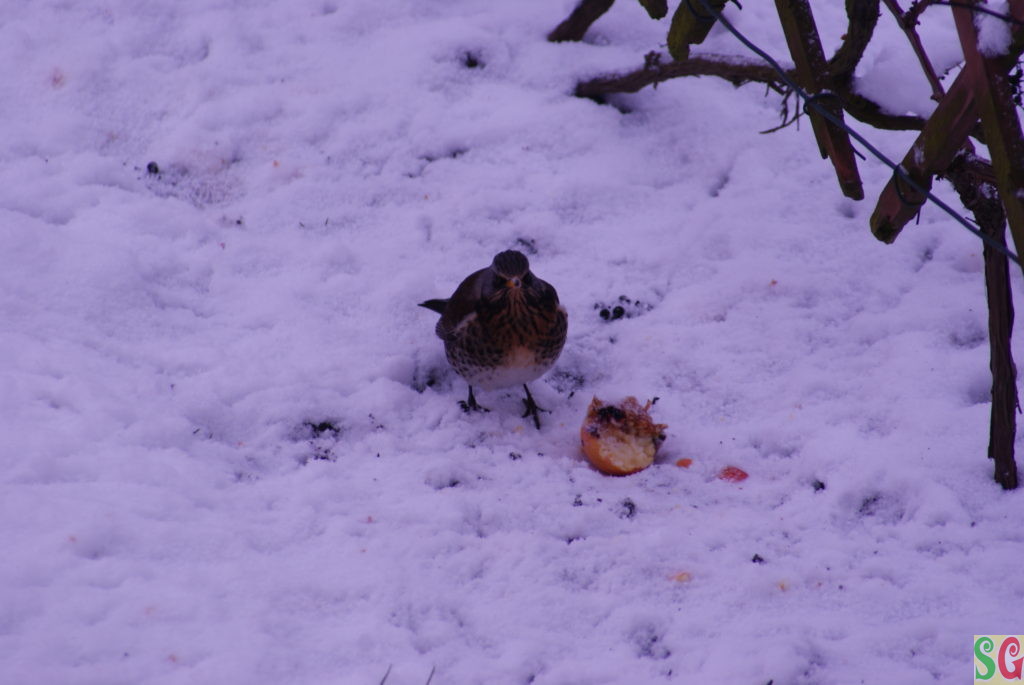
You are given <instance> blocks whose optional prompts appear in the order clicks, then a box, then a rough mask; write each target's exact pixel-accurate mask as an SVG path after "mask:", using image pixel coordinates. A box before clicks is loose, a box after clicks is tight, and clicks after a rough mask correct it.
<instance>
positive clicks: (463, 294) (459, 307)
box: [437, 267, 491, 339]
mask: <svg viewBox="0 0 1024 685" xmlns="http://www.w3.org/2000/svg"><path fill="white" fill-rule="evenodd" d="M490 273H491V269H490V267H488V268H486V269H480V270H479V271H475V272H473V273H471V274H470V275H469V276H466V278H465V280H463V281H462V283H460V284H459V287H458V288H456V289H455V292H454V293H452V296H451V297H450V298H448V306H447V307H445V308H444V312H443V313H442V314H441V320H440V321H438V322H437V335H438V337H439V338H442V339H444V338H447V337H448V336H449V335H451V334H452V333H453V332H454V331H455V329H457V328H458V327H459V325H461V324H462V323H463V322H464V321H465V320H466V318H467V317H469V316H475V315H476V307H477V303H478V302H479V300H480V295H481V292H482V289H483V282H484V279H485V278H488V277H489V276H490Z"/></svg>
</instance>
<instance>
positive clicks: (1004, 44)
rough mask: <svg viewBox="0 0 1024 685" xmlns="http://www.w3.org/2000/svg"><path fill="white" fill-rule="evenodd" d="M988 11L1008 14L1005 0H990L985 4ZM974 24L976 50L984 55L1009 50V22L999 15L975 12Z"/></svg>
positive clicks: (997, 54) (1007, 5) (993, 55)
mask: <svg viewBox="0 0 1024 685" xmlns="http://www.w3.org/2000/svg"><path fill="white" fill-rule="evenodd" d="M985 9H987V10H989V11H990V12H993V13H996V14H1000V15H1002V16H1003V17H1008V16H1010V5H1009V3H1008V2H1007V0H992V2H989V3H987V4H986V5H985ZM974 25H975V26H976V27H977V29H978V52H980V53H981V54H982V55H984V56H985V57H998V56H999V55H1005V54H1006V53H1007V52H1009V50H1010V23H1009V22H1008V21H1007V20H1006V19H1003V18H1002V17H999V16H993V15H992V14H982V13H980V12H979V13H976V14H975V17H974Z"/></svg>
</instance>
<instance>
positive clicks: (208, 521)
mask: <svg viewBox="0 0 1024 685" xmlns="http://www.w3.org/2000/svg"><path fill="white" fill-rule="evenodd" d="M572 5H573V2H572V1H571V0H558V1H557V2H550V0H518V1H516V2H492V3H479V2H471V1H469V0H443V1H442V0H394V1H392V2H379V1H378V0H346V1H345V2H336V1H335V0H287V1H285V0H257V1H255V2H241V1H239V0H218V1H216V2H200V1H199V0H179V2H174V3H154V2H135V1H132V0H105V1H104V2H98V3H70V2H65V1H63V0H34V1H33V2H28V1H27V0H8V1H7V2H5V3H3V4H2V7H0V63H2V64H4V65H6V68H5V73H4V78H2V79H0V116H2V120H3V121H4V122H5V125H4V127H3V130H2V132H0V260H2V268H0V315H2V318H3V322H4V324H3V326H2V327H0V354H2V358H3V359H4V360H5V361H4V363H3V364H2V365H0V388H3V391H2V393H0V440H2V442H0V444H2V449H0V459H2V471H0V473H2V478H0V511H2V519H0V521H2V524H0V545H2V549H3V552H4V555H3V556H4V561H3V562H2V563H0V588H2V590H0V682H3V683H12V684H13V683H32V684H34V685H51V684H52V685H56V684H62V685H63V684H69V683H70V684H93V683H95V684H100V683H102V684H104V685H110V684H120V683H125V684H127V683H133V684H134V683H147V684H151V685H165V684H177V683H181V684H185V683H188V684H190V685H192V684H196V683H217V684H220V685H225V684H227V685H231V684H236V683H237V684H239V685H241V684H246V685H250V684H252V683H379V682H381V679H382V678H383V677H384V676H385V673H387V674H388V675H387V683H388V685H406V684H414V685H416V684H422V683H425V682H427V680H428V677H429V676H430V673H431V672H432V671H433V672H434V676H433V678H432V682H433V683H435V684H439V683H455V684H460V683H523V684H526V683H535V684H566V685H568V684H574V683H576V684H581V685H582V684H600V683H609V684H611V683H657V682H673V683H674V682H678V683H706V682H732V683H751V684H761V685H763V684H764V683H768V682H769V681H770V682H773V683H776V684H780V683H836V684H839V683H862V682H868V683H884V682H888V683H897V682H899V683H926V682H927V683H932V682H942V683H960V682H964V681H965V679H967V678H969V673H970V668H971V664H970V662H971V644H972V635H973V634H975V633H1015V632H1020V625H1021V623H1020V621H1021V618H1020V607H1021V606H1022V600H1024V574H1021V573H1020V560H1021V558H1022V545H1024V527H1022V525H1021V520H1022V517H1021V513H1022V503H1021V495H1020V494H1018V493H1016V492H1013V493H1005V492H1002V491H1001V490H1000V489H999V487H998V486H997V485H996V484H995V483H994V482H993V481H992V466H991V462H990V461H989V460H988V459H986V446H987V438H988V415H989V375H988V350H987V344H986V310H985V304H984V284H983V274H982V259H981V246H980V244H979V243H978V242H977V241H976V239H974V238H973V237H972V236H971V235H969V234H968V233H967V232H965V231H963V230H962V229H961V228H959V227H958V226H957V225H956V224H955V223H954V222H953V221H951V220H950V219H949V218H947V217H946V216H945V215H943V214H941V213H940V212H939V211H938V210H935V209H933V208H930V207H929V208H925V210H924V212H923V214H922V217H921V220H920V223H919V225H911V226H908V227H907V229H906V231H905V233H904V235H902V236H901V237H900V239H899V240H898V241H897V242H896V243H895V244H894V245H892V246H886V245H882V244H880V243H878V242H877V241H875V240H874V239H873V238H872V237H871V235H870V233H869V231H868V229H867V219H868V216H869V214H870V212H871V208H872V203H871V200H870V198H874V197H877V194H878V192H879V190H880V189H881V187H882V186H883V184H884V183H885V182H886V180H887V179H888V177H889V171H888V170H887V169H886V168H885V167H884V166H882V165H880V164H877V163H874V162H871V161H867V162H863V163H861V170H862V173H863V176H864V179H865V190H866V194H867V197H868V198H869V200H868V201H866V202H863V203H853V202H850V201H848V200H846V199H844V198H843V197H842V196H841V195H840V193H839V191H838V188H837V184H836V182H835V178H834V174H833V171H832V170H831V168H830V166H829V165H828V164H827V163H826V162H823V161H822V160H821V159H820V157H819V156H818V152H817V147H816V144H815V142H814V140H813V137H812V135H811V131H810V127H809V126H808V125H806V122H805V123H804V124H803V125H802V126H800V127H799V128H798V127H796V126H791V127H789V128H786V129H784V130H782V131H779V132H777V133H774V134H772V135H759V134H758V131H759V130H763V129H767V128H770V127H772V126H774V125H775V124H776V123H777V121H778V118H777V117H778V107H779V104H780V103H779V100H778V98H777V97H775V96H768V97H765V94H764V89H763V88H759V87H756V86H751V87H745V88H741V89H735V88H733V87H732V86H730V85H729V84H727V83H724V82H722V81H719V80H715V79H711V78H703V79H688V80H676V81H674V82H670V83H663V84H661V85H660V86H659V87H658V88H657V89H646V90H644V91H643V92H641V93H638V94H636V95H631V96H622V97H614V98H612V100H611V105H598V104H596V103H594V102H591V101H589V100H581V99H577V98H574V97H572V95H571V92H572V89H573V86H574V84H575V83H576V82H577V81H578V80H580V79H584V78H589V77H592V76H594V75H596V74H600V73H606V72H609V71H615V70H623V69H631V68H634V67H635V66H637V65H639V64H640V63H641V59H642V55H643V54H644V53H645V52H647V51H649V50H651V49H657V47H658V45H659V44H660V43H663V42H664V34H665V31H666V28H667V24H666V22H664V21H663V22H653V21H651V20H649V19H648V18H647V17H646V14H645V13H644V12H643V10H642V9H641V8H640V7H639V6H638V5H637V4H636V3H632V2H625V1H623V2H620V3H616V5H615V6H614V7H613V9H612V11H611V12H610V13H609V14H608V15H607V16H605V17H604V18H602V19H601V20H600V21H599V22H598V23H597V24H596V25H595V26H594V27H593V28H592V30H591V31H590V32H589V33H588V36H587V39H586V40H585V41H583V42H582V43H579V44H558V45H556V44H551V43H548V42H546V41H545V40H544V35H545V33H546V32H547V31H548V30H550V29H551V28H552V27H554V26H555V25H556V24H557V23H558V22H559V21H560V20H561V19H562V18H564V17H565V16H566V15H567V14H568V12H569V10H570V9H571V7H572ZM728 11H729V12H730V14H731V16H733V17H734V20H735V22H736V24H737V25H738V27H739V28H740V29H741V30H743V31H744V32H746V33H748V34H749V35H750V37H751V38H752V39H754V40H755V41H756V42H757V43H758V44H760V45H762V46H763V47H765V48H766V49H768V50H769V51H770V52H771V53H772V54H774V55H776V56H777V57H779V58H781V59H785V57H786V53H785V48H784V45H785V43H784V40H783V38H782V36H781V33H780V31H779V28H778V22H777V18H776V17H775V16H774V9H773V8H772V7H771V3H756V2H749V3H744V9H743V10H742V11H739V10H738V9H737V8H735V7H732V6H730V8H729V9H728ZM815 11H816V15H817V18H818V21H819V23H820V24H821V26H822V33H823V37H824V40H825V44H826V50H827V51H831V50H832V49H834V47H835V44H836V43H837V41H838V40H839V37H840V36H841V34H842V33H843V30H844V23H843V22H844V21H845V18H844V17H843V13H842V3H822V2H819V3H816V4H815ZM926 19H927V20H928V21H931V22H933V23H934V25H936V26H937V25H938V23H940V22H943V21H945V19H940V18H939V17H938V13H936V15H935V17H932V16H927V17H926ZM886 21H887V19H886V18H885V17H883V19H882V23H883V24H885V23H886ZM928 26H930V25H929V24H928V23H927V21H926V25H925V26H924V27H923V29H922V30H923V32H924V34H925V35H926V42H928V41H930V40H932V38H930V37H929V36H933V35H949V34H948V27H946V26H945V24H943V27H942V28H941V29H935V30H934V31H932V29H929V28H928ZM886 31H887V32H886V33H884V34H880V36H881V37H880V38H879V41H880V44H879V45H873V46H872V48H871V52H870V54H869V55H868V57H867V60H866V63H865V65H864V68H863V71H862V73H861V74H860V77H861V81H862V83H861V87H863V88H864V89H865V92H868V91H871V92H874V93H880V94H886V93H889V94H892V96H893V98H894V99H895V100H896V102H892V101H888V100H887V101H886V105H887V106H888V107H890V108H891V109H895V110H917V111H919V112H924V113H927V111H928V110H929V109H930V107H931V105H930V104H929V103H928V89H927V84H926V83H925V82H924V79H923V77H922V76H921V75H920V73H919V71H918V70H917V66H916V64H915V63H914V61H913V60H912V58H910V59H908V58H906V53H907V48H906V46H905V45H904V44H903V43H902V42H900V41H902V38H901V37H900V36H899V34H898V32H893V31H889V29H886ZM929 31H931V33H929ZM943 32H947V33H943ZM701 50H702V51H706V52H714V53H721V54H735V55H742V56H744V57H746V56H747V55H746V54H745V52H744V49H743V48H742V46H741V45H740V44H739V43H738V42H737V41H735V40H734V39H733V38H732V37H731V36H730V35H729V34H728V33H727V32H725V31H724V30H723V29H722V28H721V27H717V28H715V29H714V30H713V31H712V34H711V36H710V37H709V39H708V41H707V42H706V43H705V44H704V45H703V46H702V47H701ZM895 56H899V58H898V59H897V58H896V57H895ZM941 66H945V65H941ZM907 98H910V100H907ZM904 100H906V101H904ZM861 130H862V132H863V133H865V134H866V135H868V136H869V137H870V138H871V139H872V140H874V141H875V142H876V143H877V144H878V145H879V146H880V147H881V148H882V149H883V150H885V151H886V152H887V153H888V154H890V155H892V156H893V157H895V158H899V157H901V156H902V154H903V153H904V152H905V151H906V149H907V148H908V147H909V145H910V144H911V143H912V141H913V135H912V134H909V133H882V132H879V131H874V130H870V129H867V130H865V129H863V128H862V129H861ZM936 189H937V191H938V192H940V193H942V194H943V196H944V197H946V198H947V199H948V200H949V201H950V202H953V203H954V204H955V199H954V198H953V197H952V196H951V194H950V193H949V191H948V190H947V188H946V186H945V184H942V183H939V184H937V185H936ZM507 248H517V249H520V250H522V251H524V252H526V253H527V254H528V255H529V256H530V259H531V262H532V264H533V267H534V270H535V272H536V273H537V274H538V275H539V276H540V277H542V278H544V279H546V280H548V281H550V282H551V283H552V284H554V285H555V286H556V287H557V288H558V291H559V294H560V296H561V299H562V302H563V303H564V304H565V305H566V307H567V309H568V310H569V313H570V326H569V340H568V343H567V345H566V349H565V351H564V353H563V354H562V356H561V359H560V360H559V362H558V364H557V365H556V367H555V368H554V369H553V370H552V371H551V372H550V373H549V374H548V375H547V376H546V377H545V378H544V379H542V380H540V381H537V382H535V383H534V384H533V385H532V389H533V392H534V395H535V397H536V398H537V401H538V403H539V404H540V405H541V406H543V407H545V408H547V409H548V410H550V413H546V414H543V415H542V419H543V421H544V425H543V428H542V430H540V431H537V430H535V429H534V428H533V426H532V425H530V424H529V423H527V421H525V420H524V419H522V418H521V417H520V414H521V410H522V405H521V402H520V394H519V391H495V392H489V393H480V396H479V399H480V401H481V403H482V404H484V405H486V406H488V407H489V408H490V409H491V411H490V412H489V413H483V414H472V415H466V414H464V413H463V412H462V411H461V410H460V409H459V407H458V406H457V400H459V399H461V398H463V397H464V396H465V390H466V389H465V384H464V383H463V381H462V380H461V379H460V378H458V377H457V376H455V375H454V374H453V373H452V372H451V371H450V369H449V368H448V367H447V365H446V362H445V360H444V355H443V351H442V347H441V343H440V341H439V340H438V339H437V338H436V337H434V334H433V328H434V324H435V320H436V315H435V314H433V313H432V312H429V311H427V310H425V309H422V308H419V307H417V306H416V303H417V302H420V301H422V300H425V299H428V298H431V297H446V296H448V295H449V294H450V293H451V291H452V290H453V289H454V288H455V286H456V285H457V284H458V282H459V281H460V280H461V279H462V278H463V277H464V276H465V275H467V274H468V273H469V272H470V271H472V270H474V269H477V268H480V267H482V266H485V265H486V264H487V263H489V261H490V259H491V257H492V256H493V255H494V254H495V253H496V252H498V251H500V250H503V249H507ZM1020 286H1021V283H1020V279H1019V274H1018V273H1017V272H1016V270H1014V273H1013V288H1014V291H1015V292H1016V293H1018V294H1019V293H1020V291H1021V287H1020ZM615 306H622V307H623V309H622V314H623V315H622V316H621V317H618V318H615V317H609V320H606V319H604V318H602V317H601V316H600V311H601V309H602V308H605V307H611V308H614V307H615ZM611 319H614V320H611ZM1016 354H1017V357H1018V359H1019V358H1021V357H1022V355H1021V352H1020V350H1019V348H1017V350H1016ZM594 395H597V396H599V397H601V398H603V399H606V400H614V399H618V398H621V397H624V396H626V395H636V396H638V397H640V398H641V400H643V399H647V398H651V397H655V396H657V397H659V398H660V400H659V401H658V403H657V404H656V405H655V407H654V409H653V412H654V418H655V420H656V421H659V422H664V423H667V424H668V425H669V429H668V436H667V437H668V439H667V442H666V443H665V445H664V448H663V450H662V452H661V453H660V454H659V458H658V461H657V462H656V463H655V465H654V466H652V467H651V468H649V469H648V470H646V471H643V472H641V473H639V474H637V475H634V476H630V477H626V478H611V477H606V476H602V475H600V474H598V473H597V472H595V471H594V470H593V469H591V468H590V467H589V466H588V465H587V464H586V462H585V461H584V460H583V458H582V456H581V455H580V453H579V433H578V427H579V424H580V422H581V421H582V418H583V415H584V412H585V409H586V406H587V404H588V403H589V401H590V399H591V397H592V396H594ZM682 459H692V460H693V462H692V466H690V467H689V468H681V467H680V466H677V465H676V462H677V461H679V460H682ZM726 466H736V467H739V468H742V469H743V470H744V471H746V472H748V473H749V474H750V477H749V478H748V479H747V480H745V481H743V482H739V483H736V482H728V481H723V480H720V479H718V478H717V477H716V474H718V473H719V472H720V471H721V470H722V469H723V468H724V467H726ZM389 669H390V670H389Z"/></svg>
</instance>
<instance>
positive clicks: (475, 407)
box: [459, 386, 490, 414]
mask: <svg viewBox="0 0 1024 685" xmlns="http://www.w3.org/2000/svg"><path fill="white" fill-rule="evenodd" d="M459 406H460V407H462V411H464V412H466V413H467V414H468V413H469V412H471V411H490V409H488V408H487V407H482V406H480V405H479V404H477V401H476V397H474V396H473V386H469V397H467V398H466V399H464V400H459Z"/></svg>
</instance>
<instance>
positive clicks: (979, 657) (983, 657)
mask: <svg viewBox="0 0 1024 685" xmlns="http://www.w3.org/2000/svg"><path fill="white" fill-rule="evenodd" d="M995 646H996V645H995V643H994V642H992V638H990V637H987V636H984V635H983V636H981V637H979V638H978V639H977V640H975V641H974V658H975V660H976V661H978V662H981V665H982V667H983V668H985V669H986V670H985V671H984V672H982V671H979V670H978V667H977V666H975V667H974V679H975V680H989V679H991V678H992V676H994V675H995V674H996V662H994V661H993V660H992V657H990V656H989V654H991V653H992V650H993V649H995Z"/></svg>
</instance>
